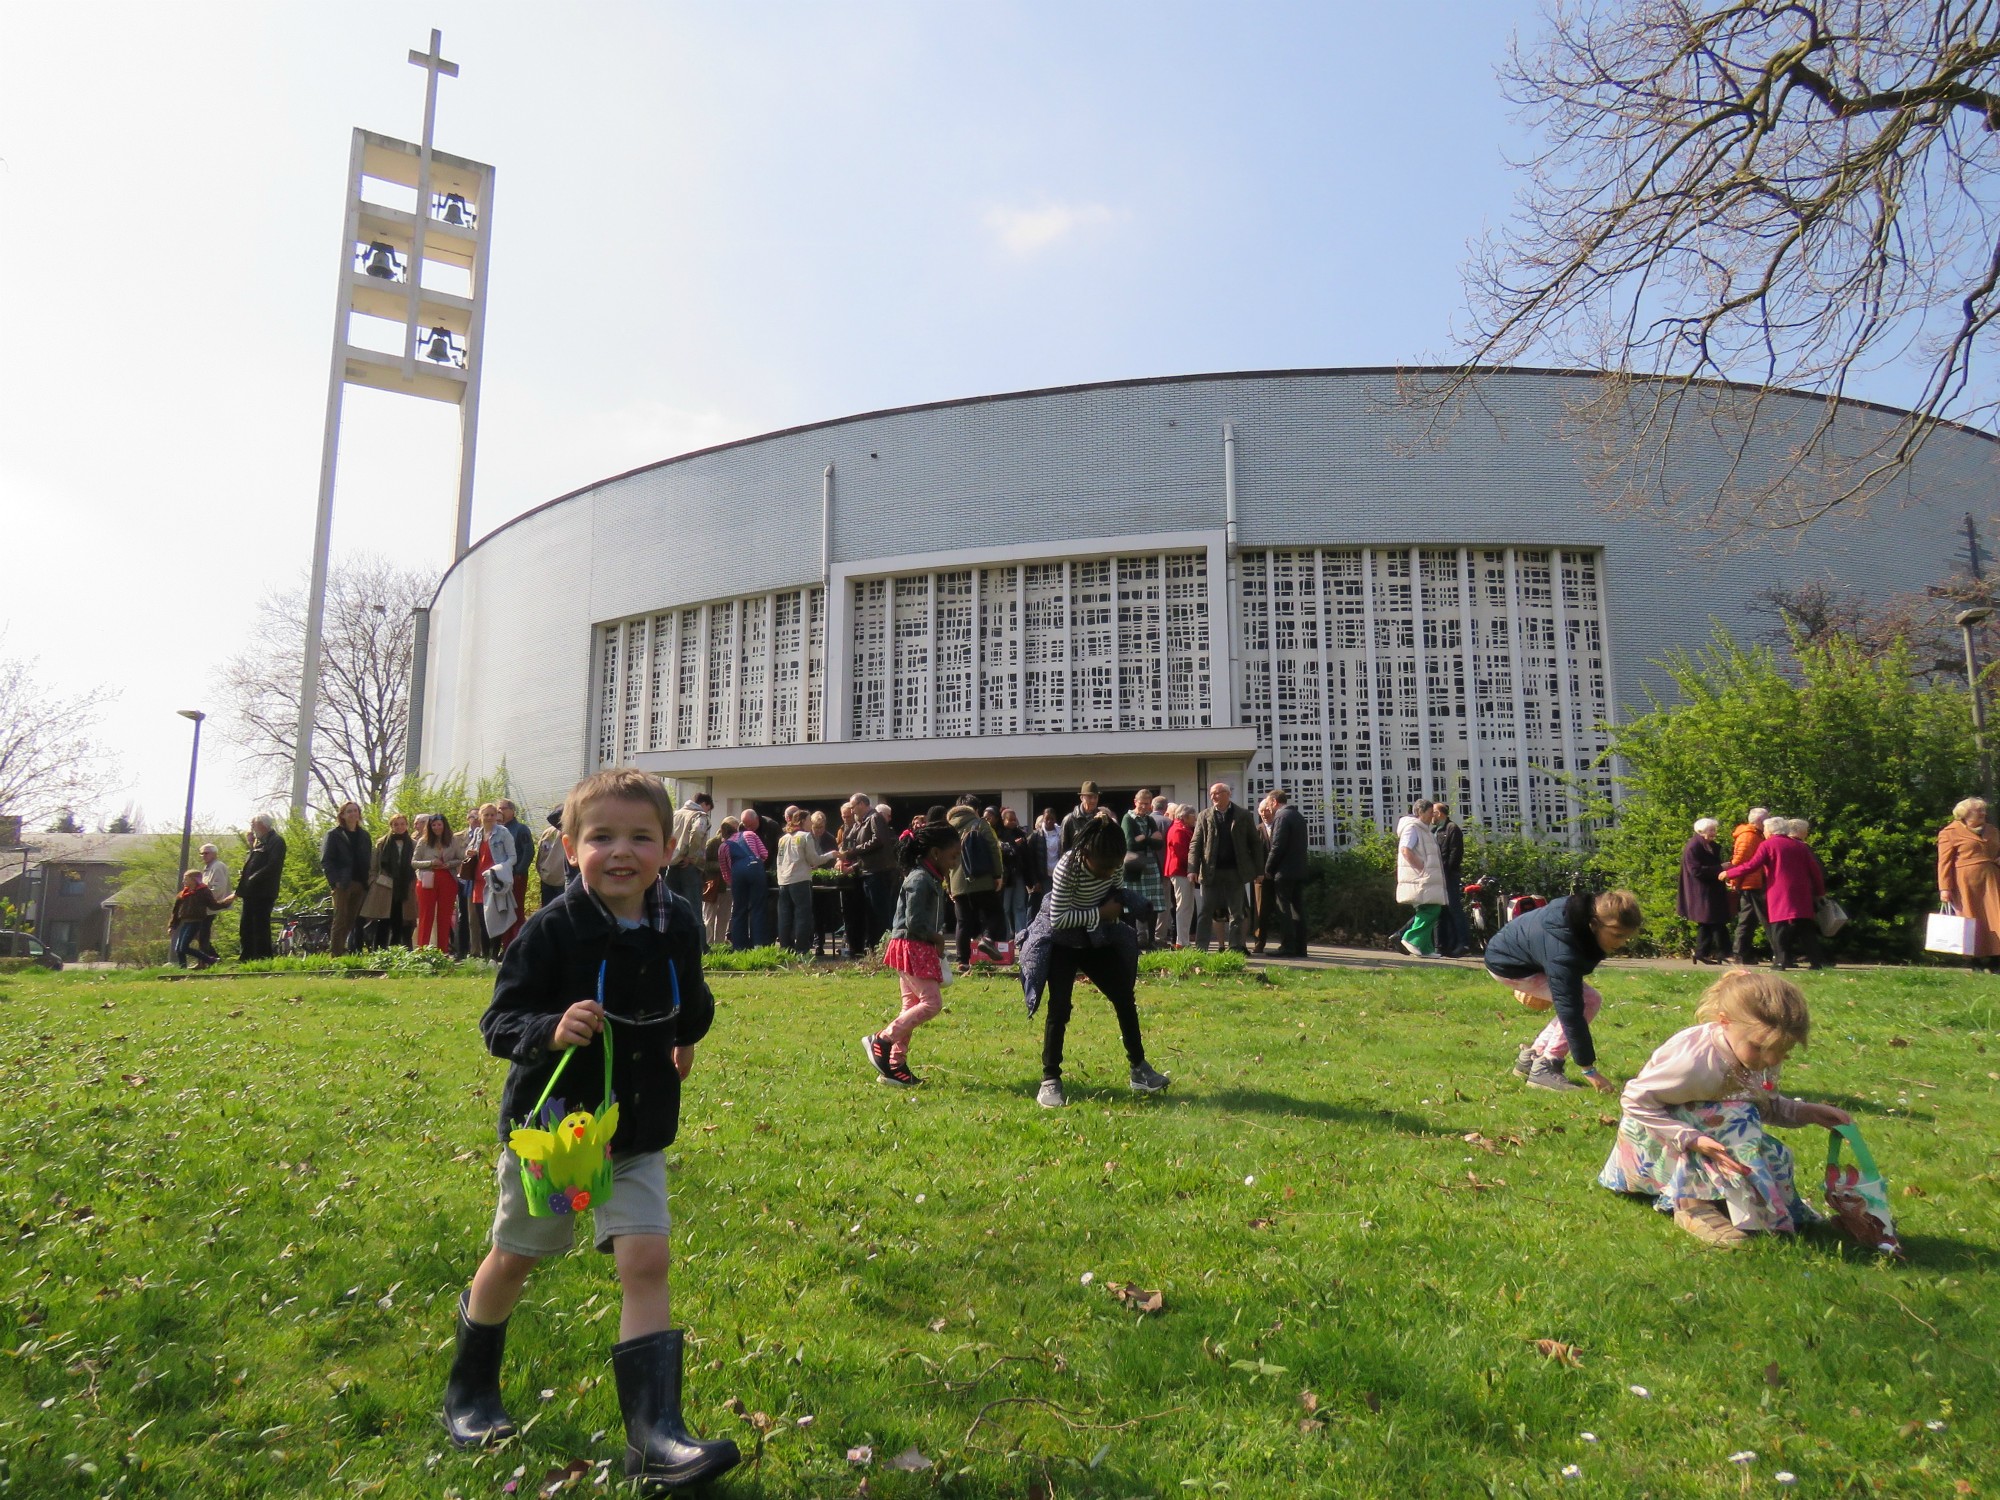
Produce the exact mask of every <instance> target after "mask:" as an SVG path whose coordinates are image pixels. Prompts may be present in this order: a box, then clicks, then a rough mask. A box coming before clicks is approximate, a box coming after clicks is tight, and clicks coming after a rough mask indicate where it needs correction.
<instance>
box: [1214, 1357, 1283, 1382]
mask: <svg viewBox="0 0 2000 1500" xmlns="http://www.w3.org/2000/svg"><path fill="white" fill-rule="evenodd" d="M1229 1368H1230V1369H1232V1370H1241V1371H1243V1372H1244V1373H1245V1374H1247V1375H1255V1376H1258V1377H1259V1378H1263V1377H1265V1376H1271V1375H1288V1374H1290V1373H1291V1372H1290V1371H1289V1370H1287V1369H1286V1368H1285V1367H1284V1366H1283V1365H1274V1364H1268V1363H1266V1362H1265V1361H1264V1359H1263V1358H1262V1357H1261V1356H1260V1357H1258V1358H1256V1359H1232V1360H1231V1361H1230V1362H1229Z"/></svg>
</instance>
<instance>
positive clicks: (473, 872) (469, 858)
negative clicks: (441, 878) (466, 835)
mask: <svg viewBox="0 0 2000 1500" xmlns="http://www.w3.org/2000/svg"><path fill="white" fill-rule="evenodd" d="M479 847H480V844H479V840H478V839H476V838H474V839H468V840H467V841H466V845H465V857H464V858H463V859H461V860H460V861H459V862H458V878H459V879H460V880H476V879H478V878H479Z"/></svg>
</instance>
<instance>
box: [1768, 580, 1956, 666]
mask: <svg viewBox="0 0 2000 1500" xmlns="http://www.w3.org/2000/svg"><path fill="white" fill-rule="evenodd" d="M1993 602H1994V601H1993V594H1992V591H1991V589H1989V588H1988V587H1987V585H1986V584H1985V583H1984V582H1981V581H1979V580H1976V579H1973V578H1970V577H1967V576H1965V575H1963V574H1960V575H1957V576H1954V577H1952V578H1950V579H1947V580H1946V581H1945V582H1943V583H1937V584H1932V585H1931V586H1930V587H1929V588H1926V589H1922V590H1920V591H1916V592H1911V593H1900V594H1891V595H1890V596H1889V597H1888V598H1886V599H1882V600H1880V601H1874V600H1870V599H1868V598H1866V597H1865V596H1864V595H1862V594H1861V593H1859V592H1858V591H1857V590H1855V589H1853V588H1850V587H1848V586H1846V585H1844V584H1841V583H1837V582H1833V581H1831V580H1827V579H1809V580H1807V581H1806V582H1805V583H1802V584H1795V585H1789V586H1785V585H1780V586H1777V587H1773V588H1768V589H1765V590H1763V591H1762V592H1760V593H1758V594H1757V595H1756V596H1755V597H1754V598H1753V599H1752V600H1751V603H1750V606H1749V612H1750V614H1751V615H1753V616H1759V617H1762V618H1763V619H1764V620H1765V621H1766V622H1767V623H1766V625H1765V626H1764V628H1763V629H1761V630H1760V631H1759V632H1758V637H1757V638H1758V639H1759V640H1760V641H1762V642H1763V643H1764V644H1766V645H1771V646H1778V647H1783V646H1786V645H1788V644H1789V643H1790V642H1791V640H1792V637H1793V634H1794V632H1796V633H1797V635H1798V636H1799V638H1800V639H1802V640H1804V641H1805V642H1807V643H1808V644H1810V645H1816V646H1817V645H1825V644H1826V643H1827V642H1829V641H1833V640H1846V641H1851V642H1853V643H1854V644H1856V645H1858V646H1860V647H1861V648H1862V649H1863V650H1865V651H1868V652H1869V653H1871V654H1874V655H1880V654H1881V653H1882V652H1885V651H1887V650H1889V649H1890V648H1891V647H1892V646H1893V645H1895V643H1896V642H1898V641H1902V642H1905V643H1907V644H1908V646H1909V648H1910V658H1911V660H1910V668H1911V671H1912V673H1913V674H1914V675H1916V676H1918V677H1921V678H1925V679H1927V680H1929V681H1931V682H1934V683H1950V684H1962V683H1963V682H1964V680H1965V658H1964V656H1963V654H1962V650H1963V647H1962V639H1961V636H1960V634H1959V630H1958V627H1957V626H1956V625H1955V624H1953V623H1952V621H1953V618H1954V616H1956V615H1957V614H1958V612H1959V611H1960V610H1962V609H1965V608H1967V607H1968V606H1970V605H1974V604H1983V605H1986V606H1988V607H1989V608H1990V607H1991V606H1992V604H1993ZM1981 654H1982V655H1985V654H1987V652H1986V651H1985V650H1984V649H1982V653H1981Z"/></svg>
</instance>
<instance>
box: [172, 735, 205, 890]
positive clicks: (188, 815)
mask: <svg viewBox="0 0 2000 1500" xmlns="http://www.w3.org/2000/svg"><path fill="white" fill-rule="evenodd" d="M175 711H176V712H177V713H179V714H180V716H181V717H182V718H183V719H192V720H194V749H193V750H192V751H190V752H189V754H188V800H187V811H186V812H184V813H182V814H181V862H180V868H178V869H176V870H175V871H174V889H175V890H179V889H180V883H181V876H182V875H183V874H185V873H186V872H187V867H188V840H189V839H190V838H191V837H192V836H193V834H194V773H195V768H196V767H198V766H199V765H200V764H201V721H202V720H203V719H205V718H207V717H208V715H207V714H205V713H203V712H202V711H201V710H200V709H198V708H183V709H177V710H175Z"/></svg>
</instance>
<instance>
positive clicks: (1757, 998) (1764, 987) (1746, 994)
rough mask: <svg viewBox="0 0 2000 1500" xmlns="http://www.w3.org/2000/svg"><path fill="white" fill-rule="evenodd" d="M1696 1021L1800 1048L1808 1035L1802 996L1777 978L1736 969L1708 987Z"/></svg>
mask: <svg viewBox="0 0 2000 1500" xmlns="http://www.w3.org/2000/svg"><path fill="white" fill-rule="evenodd" d="M1694 1014H1695V1019H1696V1020H1698V1021H1722V1020H1726V1021H1728V1022H1729V1024H1730V1025H1731V1026H1733V1027H1735V1028H1737V1029H1738V1030H1739V1031H1741V1032H1742V1033H1743V1034H1744V1035H1745V1036H1748V1037H1749V1038H1750V1039H1751V1040H1752V1041H1755V1042H1760V1043H1768V1042H1790V1043H1791V1044H1792V1045H1793V1046H1795V1047H1803V1046H1805V1045H1806V1040H1807V1037H1808V1035H1809V1034H1810V1032H1811V1031H1812V1016H1811V1015H1810V1014H1809V1013H1808V1012H1807V1010H1806V997H1805V993H1804V992H1803V991H1802V990H1800V988H1799V987H1798V986H1797V985H1795V984H1793V983H1792V982H1791V980H1789V979H1786V978H1784V977H1782V976H1781V975H1777V974H1758V973H1753V972H1751V971H1750V970H1748V969H1737V970H1735V971H1733V972H1731V973H1728V974H1725V975H1723V976H1722V977H1721V978H1720V979H1718V980H1716V981H1715V983H1714V984H1712V985H1710V986H1709V987H1708V993H1707V994H1705V995H1703V996H1702V997H1701V1004H1700V1006H1698V1007H1697V1008H1696V1010H1695V1013H1694Z"/></svg>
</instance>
